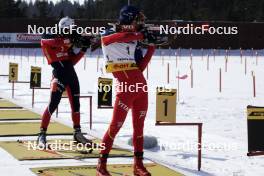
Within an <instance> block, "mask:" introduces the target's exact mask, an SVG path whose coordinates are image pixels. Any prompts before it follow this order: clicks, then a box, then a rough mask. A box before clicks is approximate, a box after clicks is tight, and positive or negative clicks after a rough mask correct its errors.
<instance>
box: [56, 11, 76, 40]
mask: <svg viewBox="0 0 264 176" xmlns="http://www.w3.org/2000/svg"><path fill="white" fill-rule="evenodd" d="M74 27H75V22H74V19H72V18H70V17H68V16H66V17H63V18H62V19H60V21H59V28H60V30H61V31H62V35H63V36H70V34H72V33H73V32H74V30H72V31H71V30H70V29H73V28H74Z"/></svg>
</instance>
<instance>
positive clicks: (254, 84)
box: [252, 71, 256, 97]
mask: <svg viewBox="0 0 264 176" xmlns="http://www.w3.org/2000/svg"><path fill="white" fill-rule="evenodd" d="M252 80H253V97H256V76H255V74H254V72H253V71H252Z"/></svg>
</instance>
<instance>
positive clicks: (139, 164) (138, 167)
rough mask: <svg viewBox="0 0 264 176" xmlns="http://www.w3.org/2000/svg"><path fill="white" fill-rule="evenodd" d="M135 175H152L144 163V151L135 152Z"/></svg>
mask: <svg viewBox="0 0 264 176" xmlns="http://www.w3.org/2000/svg"><path fill="white" fill-rule="evenodd" d="M134 176H151V174H150V173H149V172H148V171H147V169H146V168H145V167H144V164H143V152H135V153H134Z"/></svg>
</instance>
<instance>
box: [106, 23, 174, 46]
mask: <svg viewBox="0 0 264 176" xmlns="http://www.w3.org/2000/svg"><path fill="white" fill-rule="evenodd" d="M108 25H109V26H112V29H113V30H114V31H116V32H147V33H150V34H151V35H153V36H154V37H155V38H156V40H155V41H149V40H148V39H144V40H142V41H140V43H142V44H143V45H150V44H154V45H158V46H164V45H169V44H170V42H169V37H168V36H166V35H165V34H162V33H161V32H160V26H159V25H155V24H140V25H120V24H117V23H108Z"/></svg>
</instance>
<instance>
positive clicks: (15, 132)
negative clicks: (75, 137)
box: [0, 122, 73, 137]
mask: <svg viewBox="0 0 264 176" xmlns="http://www.w3.org/2000/svg"><path fill="white" fill-rule="evenodd" d="M39 128H40V122H1V123H0V137H9V136H37V135H38V133H39ZM47 133H48V134H49V135H72V134H73V129H72V128H70V127H68V126H66V125H63V124H60V123H57V122H51V123H50V125H49V129H48V131H47Z"/></svg>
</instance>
